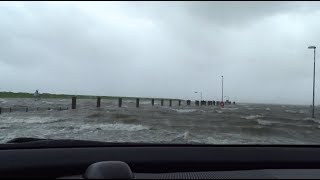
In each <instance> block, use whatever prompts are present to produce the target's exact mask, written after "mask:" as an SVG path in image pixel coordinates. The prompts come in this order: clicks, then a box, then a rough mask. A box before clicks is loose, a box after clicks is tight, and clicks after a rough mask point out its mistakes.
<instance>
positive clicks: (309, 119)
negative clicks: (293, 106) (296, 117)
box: [303, 117, 320, 124]
mask: <svg viewBox="0 0 320 180" xmlns="http://www.w3.org/2000/svg"><path fill="white" fill-rule="evenodd" d="M303 120H304V121H313V122H315V123H319V124H320V120H319V119H314V118H310V117H307V118H303Z"/></svg>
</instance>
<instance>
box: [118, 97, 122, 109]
mask: <svg viewBox="0 0 320 180" xmlns="http://www.w3.org/2000/svg"><path fill="white" fill-rule="evenodd" d="M118 106H119V107H121V106H122V98H119V100H118Z"/></svg>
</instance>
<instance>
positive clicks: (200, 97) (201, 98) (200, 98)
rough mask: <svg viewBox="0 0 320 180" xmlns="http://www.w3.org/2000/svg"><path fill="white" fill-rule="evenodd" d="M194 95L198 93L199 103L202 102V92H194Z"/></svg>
mask: <svg viewBox="0 0 320 180" xmlns="http://www.w3.org/2000/svg"><path fill="white" fill-rule="evenodd" d="M194 93H200V102H201V101H202V92H201V91H200V92H194Z"/></svg>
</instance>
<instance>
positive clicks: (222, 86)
mask: <svg viewBox="0 0 320 180" xmlns="http://www.w3.org/2000/svg"><path fill="white" fill-rule="evenodd" d="M221 78H222V95H221V102H223V76H221Z"/></svg>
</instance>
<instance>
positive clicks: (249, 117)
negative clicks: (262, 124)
mask: <svg viewBox="0 0 320 180" xmlns="http://www.w3.org/2000/svg"><path fill="white" fill-rule="evenodd" d="M262 117H263V116H262V115H249V116H241V118H243V119H248V120H249V119H257V118H262Z"/></svg>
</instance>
